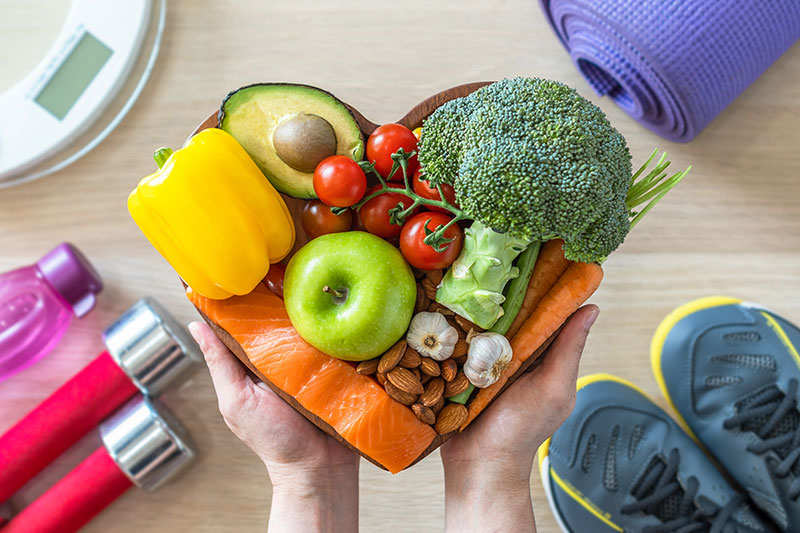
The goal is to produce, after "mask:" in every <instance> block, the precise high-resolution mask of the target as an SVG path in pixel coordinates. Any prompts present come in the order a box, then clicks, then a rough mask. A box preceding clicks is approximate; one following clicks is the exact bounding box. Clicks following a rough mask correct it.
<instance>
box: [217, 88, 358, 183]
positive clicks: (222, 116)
mask: <svg viewBox="0 0 800 533" xmlns="http://www.w3.org/2000/svg"><path fill="white" fill-rule="evenodd" d="M265 88H266V89H269V88H284V89H287V90H289V91H291V89H295V88H296V89H298V90H299V91H302V92H305V93H306V95H310V94H314V93H316V94H318V96H319V98H320V100H318V102H323V101H324V100H325V99H330V100H332V101H333V102H335V104H338V105H335V106H332V107H329V108H328V111H329V112H330V113H333V114H334V115H338V118H340V119H341V118H343V117H346V118H347V127H346V128H342V127H337V125H336V124H335V123H334V121H331V120H329V117H330V116H332V115H331V114H326V113H325V111H324V109H323V110H322V111H320V109H309V108H306V107H303V108H297V109H293V110H292V112H291V113H284V115H288V114H304V113H305V114H315V115H318V116H320V117H322V118H324V119H326V120H328V122H330V123H331V125H332V126H333V128H334V132H335V133H336V137H337V140H340V141H341V142H337V146H342V144H347V141H348V140H350V141H351V144H352V145H354V148H353V149H352V150H348V151H347V152H348V153H344V154H342V155H347V156H349V157H351V158H352V159H354V160H356V161H360V160H361V159H362V158H363V157H364V146H365V144H366V140H365V138H364V133H363V131H361V127H360V126H359V124H358V121H357V120H356V118H355V116H354V115H353V112H352V111H351V110H350V108H349V107H348V106H347V104H345V103H344V102H342V101H341V100H339V99H338V98H336V96H334V95H333V94H332V93H330V92H328V91H326V90H324V89H320V88H319V87H314V86H313V85H305V84H299V83H287V82H270V83H253V84H250V85H245V86H243V87H240V88H238V89H235V90H233V91H231V92H229V93H228V94H227V95H226V96H225V98H224V99H223V100H222V105H221V106H220V108H219V112H218V113H217V127H218V128H220V129H223V130H225V131H227V132H228V133H230V134H231V135H233V137H234V138H236V139H237V140H238V141H239V142H240V143H241V144H242V146H243V147H244V148H245V150H246V151H247V152H248V153H249V154H250V156H251V157H253V159H254V160H255V162H256V164H257V165H258V167H259V168H260V169H261V171H262V172H263V173H264V175H265V176H266V177H267V178H268V179H269V180H270V182H271V183H272V184H273V186H274V187H275V188H276V189H278V190H279V191H281V192H282V193H285V194H288V195H289V196H293V197H295V198H302V199H313V198H317V195H316V193H315V192H314V186H313V176H314V174H313V172H310V173H302V172H299V171H297V170H295V169H292V168H291V167H289V166H288V165H286V164H285V163H284V162H282V161H281V160H280V158H279V157H278V156H277V154H276V153H275V150H274V148H273V147H272V145H271V136H272V133H273V132H274V129H275V127H276V126H277V124H278V123H279V122H280V121H275V122H273V123H270V126H269V131H268V133H267V136H268V139H270V140H269V143H266V145H265V146H262V147H261V148H262V149H264V150H265V152H267V151H268V152H269V153H271V154H272V155H274V159H275V161H273V162H271V163H269V164H267V163H265V162H264V161H263V159H262V158H259V157H258V156H257V154H255V153H254V151H255V150H257V149H258V147H257V146H255V145H253V144H252V143H248V142H243V139H239V138H237V134H236V131H235V130H236V128H231V126H230V121H231V119H232V118H234V117H235V115H236V113H235V112H231V111H230V110H229V107H230V104H231V103H232V99H234V98H238V97H240V96H242V94H241V93H243V92H247V93H250V92H252V93H253V95H252V96H251V98H252V97H258V94H259V92H258V91H254V90H253V89H265ZM329 103H330V102H326V105H327V104H329ZM226 120H227V122H226ZM340 126H341V125H340ZM232 129H233V130H234V131H231V130H232ZM261 144H262V145H264V144H265V143H261ZM337 153H341V152H340V151H339V150H337Z"/></svg>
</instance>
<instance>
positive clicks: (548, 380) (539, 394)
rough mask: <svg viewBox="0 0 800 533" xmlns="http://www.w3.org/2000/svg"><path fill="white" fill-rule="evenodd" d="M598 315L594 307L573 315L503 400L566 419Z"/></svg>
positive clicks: (570, 409)
mask: <svg viewBox="0 0 800 533" xmlns="http://www.w3.org/2000/svg"><path fill="white" fill-rule="evenodd" d="M599 313H600V310H599V309H598V307H597V306H596V305H587V306H585V307H582V308H580V309H579V310H578V311H576V312H575V314H574V315H572V317H571V318H570V319H569V321H568V322H567V323H566V325H565V326H564V328H563V329H562V330H561V333H559V334H558V337H556V339H555V340H554V341H553V344H552V345H550V348H549V349H548V350H547V351H546V352H545V354H544V355H543V356H542V357H543V360H542V363H541V364H540V365H538V366H537V367H536V368H534V369H533V370H532V371H531V372H530V373H529V374H527V375H524V376H522V377H521V378H520V379H519V380H518V381H517V382H516V383H514V385H513V386H511V387H509V390H508V391H507V394H505V395H503V396H509V395H510V396H513V397H512V398H509V401H513V402H514V403H516V404H517V405H529V406H531V407H533V408H534V410H535V411H536V412H538V413H540V414H542V413H547V414H549V415H551V416H552V417H554V418H559V419H561V420H563V418H566V416H567V415H568V414H569V413H570V412H571V411H572V406H573V403H574V401H575V384H576V382H577V380H578V370H579V367H580V360H581V354H582V353H583V348H584V346H585V344H586V337H587V336H588V334H589V330H590V329H591V328H592V325H593V324H594V322H595V320H597V316H598V315H599ZM503 399H505V398H503ZM559 423H560V421H559Z"/></svg>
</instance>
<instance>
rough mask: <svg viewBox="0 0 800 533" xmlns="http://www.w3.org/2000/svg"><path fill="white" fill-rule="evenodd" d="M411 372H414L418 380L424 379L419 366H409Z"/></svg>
mask: <svg viewBox="0 0 800 533" xmlns="http://www.w3.org/2000/svg"><path fill="white" fill-rule="evenodd" d="M409 370H411V373H412V374H414V375H415V376H416V377H417V379H418V380H420V381H422V372H420V371H419V368H409Z"/></svg>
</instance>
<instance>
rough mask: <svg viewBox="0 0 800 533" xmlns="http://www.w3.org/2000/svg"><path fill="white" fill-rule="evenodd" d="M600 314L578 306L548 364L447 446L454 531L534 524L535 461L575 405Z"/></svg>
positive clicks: (448, 523)
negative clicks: (590, 336)
mask: <svg viewBox="0 0 800 533" xmlns="http://www.w3.org/2000/svg"><path fill="white" fill-rule="evenodd" d="M598 313H599V309H598V308H597V306H594V305H588V306H585V307H583V308H581V309H579V310H578V311H577V312H576V313H575V314H574V315H573V317H572V318H571V319H570V320H569V322H568V323H567V324H566V326H564V329H563V330H562V331H561V333H560V334H559V335H558V337H557V338H556V339H555V341H553V344H552V345H551V347H550V349H549V351H548V352H547V356H546V357H545V358H544V360H543V362H542V364H541V365H539V366H538V367H536V368H535V369H533V370H532V371H531V372H530V373H528V374H526V375H524V376H522V377H520V378H519V379H518V380H517V381H516V382H515V383H514V384H513V385H512V386H511V387H509V388H508V389H507V390H506V391H505V392H504V393H503V394H502V395H501V396H500V397H499V398H498V399H497V401H495V402H494V403H493V404H492V405H491V406H489V407H488V408H487V409H486V411H484V412H483V413H481V415H480V416H479V417H478V418H477V419H476V420H475V421H474V422H473V423H472V424H470V426H469V427H468V428H467V429H466V430H465V431H464V432H463V433H461V434H459V435H456V436H454V437H453V438H451V439H450V440H448V441H447V442H445V443H444V445H442V448H441V457H442V464H443V465H444V471H445V502H446V503H445V517H446V518H445V527H446V529H447V530H453V531H474V530H498V531H521V530H522V529H523V528H524V529H526V530H528V531H530V530H531V528H532V527H534V523H533V509H532V506H531V503H530V475H531V469H532V467H533V460H534V456H535V454H536V450H537V449H538V448H539V446H540V445H541V444H542V442H544V441H545V439H547V438H548V437H549V436H550V435H552V434H553V433H554V432H555V430H556V429H557V428H558V427H559V426H560V425H561V424H562V423H563V422H564V420H566V418H567V416H569V414H570V413H571V412H572V408H573V407H574V406H575V393H576V390H575V384H576V381H577V378H578V367H579V364H580V358H581V354H582V352H583V347H584V345H585V343H586V337H587V335H588V333H589V330H590V329H591V327H592V325H593V324H594V322H595V320H596V319H597V316H598Z"/></svg>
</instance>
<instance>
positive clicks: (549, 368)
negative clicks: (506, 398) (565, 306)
mask: <svg viewBox="0 0 800 533" xmlns="http://www.w3.org/2000/svg"><path fill="white" fill-rule="evenodd" d="M599 314H600V309H599V308H598V307H597V306H596V305H587V306H584V307H581V308H580V309H578V311H576V312H575V314H574V315H572V317H571V318H570V319H569V321H568V322H567V323H566V325H565V326H564V329H562V330H561V333H559V334H558V337H556V339H555V340H554V341H553V344H552V345H551V346H550V348H549V349H548V350H547V351H546V355H545V357H544V358H543V360H542V363H541V365H540V366H539V368H538V369H536V370H534V372H533V376H532V377H533V378H534V379H536V380H537V381H539V380H542V381H546V382H549V383H553V384H559V385H568V384H572V385H574V384H575V382H576V381H577V380H578V370H579V368H580V362H581V355H582V354H583V348H584V347H585V346H586V338H587V337H588V336H589V331H590V330H591V329H592V326H593V325H594V323H595V321H596V320H597V317H598V316H599ZM572 388H573V389H574V388H575V387H572Z"/></svg>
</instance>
